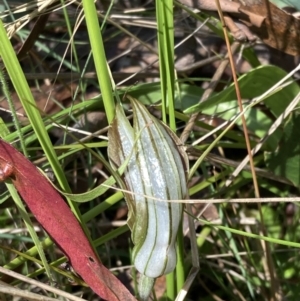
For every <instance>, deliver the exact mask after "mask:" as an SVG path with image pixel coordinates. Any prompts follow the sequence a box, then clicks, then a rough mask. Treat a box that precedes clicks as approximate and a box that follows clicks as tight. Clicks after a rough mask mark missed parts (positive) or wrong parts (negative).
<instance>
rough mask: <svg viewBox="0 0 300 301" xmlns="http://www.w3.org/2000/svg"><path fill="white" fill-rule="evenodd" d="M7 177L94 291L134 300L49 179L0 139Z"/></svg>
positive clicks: (2, 175)
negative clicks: (105, 263)
mask: <svg viewBox="0 0 300 301" xmlns="http://www.w3.org/2000/svg"><path fill="white" fill-rule="evenodd" d="M8 177H9V178H10V179H11V181H12V183H13V184H14V186H15V187H16V189H17V190H18V192H19V194H20V195H21V197H22V198H23V200H24V202H26V204H27V206H28V208H29V209H30V211H31V212H32V214H33V215H34V216H35V218H36V219H37V221H38V222H39V223H40V224H41V225H42V227H43V228H44V229H45V230H46V231H47V232H48V234H49V235H50V236H51V237H52V238H53V240H54V241H55V242H56V244H57V245H58V246H59V247H60V248H61V250H62V251H63V252H64V253H65V255H66V256H67V257H68V258H69V260H70V263H71V264H72V266H73V268H74V270H75V271H76V272H77V273H78V274H79V275H80V276H81V277H82V278H83V280H84V281H85V282H86V283H87V284H88V285H89V286H90V287H91V289H92V290H93V291H94V292H95V293H96V294H98V295H99V296H100V297H101V298H103V299H105V300H109V301H121V300H122V301H124V300H126V301H131V300H132V301H133V300H135V301H136V299H135V298H134V297H133V296H132V295H131V294H130V292H129V291H128V290H127V289H126V288H125V286H124V285H123V284H121V282H120V281H119V280H118V279H117V278H116V277H115V276H114V275H113V274H112V273H111V272H110V271H109V270H108V269H107V268H106V267H105V266H104V265H103V264H102V263H101V262H100V261H99V259H98V257H97V255H96V254H95V252H94V250H93V248H92V247H91V245H90V243H89V241H88V239H87V238H86V236H85V234H84V232H83V230H82V228H81V226H80V224H79V222H78V220H77V219H76V218H75V216H74V215H73V213H72V212H71V210H70V208H69V207H68V206H67V204H66V203H65V201H64V200H63V199H62V197H61V196H60V195H59V194H58V192H57V191H56V190H55V189H54V188H53V187H52V186H51V184H50V183H49V182H48V180H47V179H46V178H45V177H44V176H43V175H42V174H41V173H40V172H39V170H38V169H37V168H36V167H35V166H34V165H33V164H32V163H31V162H30V161H29V160H27V159H26V158H25V157H24V156H23V155H22V154H21V153H20V152H18V151H17V150H16V149H15V148H13V147H12V146H11V145H10V144H8V143H7V142H4V141H3V140H0V180H5V179H6V178H8Z"/></svg>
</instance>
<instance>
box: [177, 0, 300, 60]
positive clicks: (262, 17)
mask: <svg viewBox="0 0 300 301" xmlns="http://www.w3.org/2000/svg"><path fill="white" fill-rule="evenodd" d="M219 1H220V5H221V8H222V11H223V12H224V13H228V15H230V16H232V17H233V18H234V20H237V21H238V22H241V23H243V24H244V25H246V26H247V27H248V28H249V29H250V31H251V32H252V33H254V34H256V35H257V36H258V37H259V38H260V39H261V40H262V41H263V42H264V43H266V44H267V45H269V46H271V47H273V48H276V49H278V50H280V51H283V52H285V53H287V54H291V55H295V56H299V55H300V39H299V32H300V18H297V17H296V16H297V15H296V14H295V13H290V11H291V9H290V8H291V7H292V5H286V6H285V7H283V6H284V5H283V4H281V5H275V4H274V3H276V4H278V2H286V3H291V2H293V1H295V10H293V12H294V11H296V7H298V6H299V1H298V0H292V1H284V0H282V1H279V0H272V1H269V0H233V1H231V0H219ZM180 2H182V3H183V4H185V5H187V6H189V7H194V8H199V9H200V10H208V11H217V5H216V1H215V0H180ZM272 2H273V3H272ZM298 15H299V13H298ZM227 25H228V24H227ZM239 26H240V25H237V27H235V28H239ZM231 29H232V28H231ZM233 34H234V33H233ZM248 35H249V34H247V33H246V32H245V36H246V37H247V36H248Z"/></svg>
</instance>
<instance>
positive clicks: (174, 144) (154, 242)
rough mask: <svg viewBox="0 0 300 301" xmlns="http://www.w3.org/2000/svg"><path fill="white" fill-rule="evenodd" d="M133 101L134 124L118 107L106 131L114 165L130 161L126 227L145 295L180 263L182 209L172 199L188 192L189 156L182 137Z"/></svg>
mask: <svg viewBox="0 0 300 301" xmlns="http://www.w3.org/2000/svg"><path fill="white" fill-rule="evenodd" d="M131 105H132V109H133V128H132V127H131V125H130V123H129V121H128V120H127V118H126V116H125V114H124V112H123V110H122V108H121V106H119V105H118V106H117V109H116V117H115V119H114V121H113V123H112V125H111V127H110V129H109V133H108V134H109V146H108V153H109V158H110V162H111V164H112V166H113V167H114V168H116V169H117V168H120V167H121V166H122V164H123V163H124V162H126V160H127V161H128V162H127V166H126V168H125V170H124V173H123V175H122V177H123V179H124V181H125V186H126V189H127V190H129V191H131V192H132V194H126V196H125V197H126V200H127V203H128V205H129V210H130V211H131V212H130V214H129V218H128V225H129V227H130V228H131V230H132V240H133V243H134V249H133V261H134V265H135V267H136V269H137V270H138V271H139V272H140V273H141V274H142V275H144V278H142V280H141V285H140V295H141V297H142V298H143V299H146V298H147V297H148V295H149V294H150V292H151V289H152V285H153V283H154V279H155V278H157V277H159V276H161V275H164V274H168V273H170V272H172V271H173V270H174V268H175V266H176V249H175V242H176V236H177V232H178V228H179V225H180V221H181V218H182V211H183V208H182V204H181V203H178V202H169V200H181V199H184V198H185V196H186V194H187V171H188V159H187V156H186V153H185V151H184V148H183V146H182V145H181V141H180V140H179V138H178V137H177V136H176V135H175V134H174V133H173V132H172V131H171V130H170V129H169V128H168V127H167V126H166V125H165V124H163V123H162V122H161V121H159V120H158V119H156V118H155V117H153V116H152V115H151V114H150V113H149V112H148V111H147V109H146V108H145V106H143V105H142V104H140V103H139V102H138V101H137V100H135V99H131ZM163 200H168V202H164V201H163ZM145 277H146V278H145Z"/></svg>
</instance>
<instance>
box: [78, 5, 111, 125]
mask: <svg viewBox="0 0 300 301" xmlns="http://www.w3.org/2000/svg"><path fill="white" fill-rule="evenodd" d="M82 5H83V9H84V14H85V18H86V25H87V30H88V34H89V39H90V43H91V48H92V53H93V58H94V63H95V68H96V73H97V78H98V83H99V86H100V90H101V93H102V98H103V103H104V108H105V112H106V116H107V120H108V122H109V123H110V122H112V120H113V118H114V114H115V104H114V97H113V93H112V83H111V79H110V72H109V70H108V68H109V67H108V64H107V60H106V55H105V50H104V44H103V39H102V34H101V30H100V26H99V20H98V15H97V11H96V7H95V3H94V2H93V1H90V0H83V1H82Z"/></svg>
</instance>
